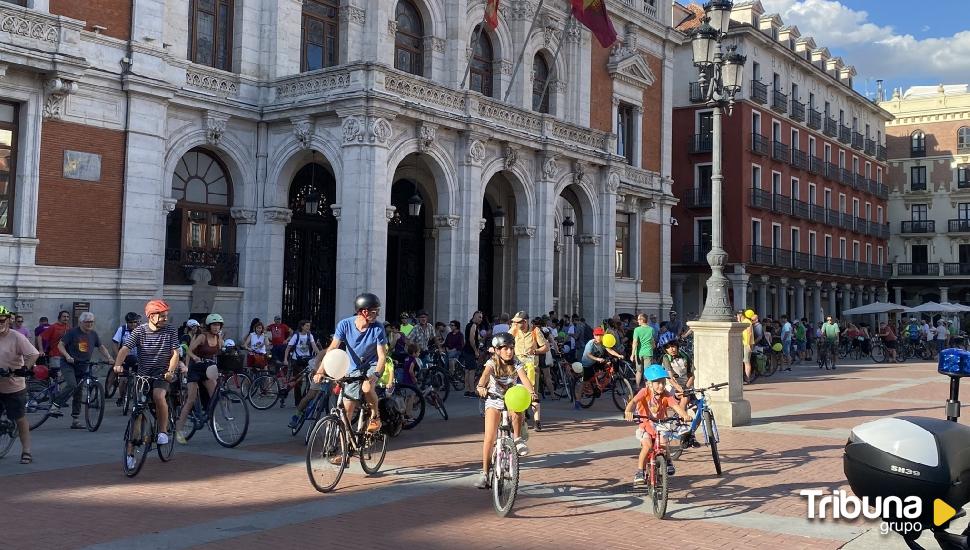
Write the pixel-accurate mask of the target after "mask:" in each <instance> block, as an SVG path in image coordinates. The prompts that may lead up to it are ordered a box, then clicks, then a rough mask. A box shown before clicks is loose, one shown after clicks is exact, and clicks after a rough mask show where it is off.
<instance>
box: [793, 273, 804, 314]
mask: <svg viewBox="0 0 970 550" xmlns="http://www.w3.org/2000/svg"><path fill="white" fill-rule="evenodd" d="M802 317H805V279H798V281H796V282H795V317H794V318H795V319H801V318H802Z"/></svg>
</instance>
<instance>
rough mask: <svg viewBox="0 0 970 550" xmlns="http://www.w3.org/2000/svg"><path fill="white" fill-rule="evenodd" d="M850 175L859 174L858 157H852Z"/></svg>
mask: <svg viewBox="0 0 970 550" xmlns="http://www.w3.org/2000/svg"><path fill="white" fill-rule="evenodd" d="M852 173H853V174H858V173H859V157H857V156H854V155H853V157H852Z"/></svg>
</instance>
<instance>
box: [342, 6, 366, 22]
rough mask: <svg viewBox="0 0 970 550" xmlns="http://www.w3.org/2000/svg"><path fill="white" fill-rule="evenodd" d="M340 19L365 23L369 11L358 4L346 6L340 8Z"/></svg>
mask: <svg viewBox="0 0 970 550" xmlns="http://www.w3.org/2000/svg"><path fill="white" fill-rule="evenodd" d="M340 20H341V21H349V22H350V23H357V24H358V25H363V24H364V23H366V22H367V12H366V11H365V10H364V9H362V8H358V7H357V6H344V7H342V8H340Z"/></svg>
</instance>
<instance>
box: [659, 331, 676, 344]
mask: <svg viewBox="0 0 970 550" xmlns="http://www.w3.org/2000/svg"><path fill="white" fill-rule="evenodd" d="M671 342H674V343H676V344H679V343H680V342H678V341H677V336H675V335H674V333H673V332H665V333H663V334H662V335H660V339H659V340H657V346H658V347H660V348H665V347H667V344H669V343H671Z"/></svg>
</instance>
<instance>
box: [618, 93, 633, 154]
mask: <svg viewBox="0 0 970 550" xmlns="http://www.w3.org/2000/svg"><path fill="white" fill-rule="evenodd" d="M634 133H635V132H634V128H633V106H632V105H628V104H626V103H620V105H619V106H618V107H617V108H616V138H617V139H616V154H617V155H620V156H621V157H624V158H625V159H626V161H627V162H628V163H629V164H633V150H634V147H636V139H635V137H634Z"/></svg>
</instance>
